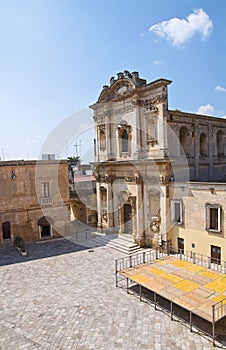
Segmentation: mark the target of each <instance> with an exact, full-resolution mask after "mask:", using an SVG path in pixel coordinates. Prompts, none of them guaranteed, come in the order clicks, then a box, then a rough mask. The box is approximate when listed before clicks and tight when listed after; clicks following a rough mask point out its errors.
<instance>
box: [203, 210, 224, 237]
mask: <svg viewBox="0 0 226 350" xmlns="http://www.w3.org/2000/svg"><path fill="white" fill-rule="evenodd" d="M206 229H207V230H209V231H214V232H221V207H220V206H219V205H211V204H207V206H206Z"/></svg>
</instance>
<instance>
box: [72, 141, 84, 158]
mask: <svg viewBox="0 0 226 350" xmlns="http://www.w3.org/2000/svg"><path fill="white" fill-rule="evenodd" d="M73 146H74V149H75V152H74V156H75V154H76V157H79V158H81V148H82V141H81V140H80V141H79V142H78V141H77V140H76V142H75V145H73Z"/></svg>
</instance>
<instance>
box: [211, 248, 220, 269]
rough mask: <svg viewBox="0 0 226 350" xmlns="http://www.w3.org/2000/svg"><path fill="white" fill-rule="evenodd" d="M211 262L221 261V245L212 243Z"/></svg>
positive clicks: (217, 262)
mask: <svg viewBox="0 0 226 350" xmlns="http://www.w3.org/2000/svg"><path fill="white" fill-rule="evenodd" d="M211 263H214V264H220V263H221V247H217V246H215V245H211Z"/></svg>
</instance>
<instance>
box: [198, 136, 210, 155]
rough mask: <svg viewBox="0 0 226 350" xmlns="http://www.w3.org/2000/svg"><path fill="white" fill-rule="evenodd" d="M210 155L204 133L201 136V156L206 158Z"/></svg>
mask: <svg viewBox="0 0 226 350" xmlns="http://www.w3.org/2000/svg"><path fill="white" fill-rule="evenodd" d="M207 154H208V145H207V137H206V134H204V132H202V133H201V135H200V156H201V157H206V156H207Z"/></svg>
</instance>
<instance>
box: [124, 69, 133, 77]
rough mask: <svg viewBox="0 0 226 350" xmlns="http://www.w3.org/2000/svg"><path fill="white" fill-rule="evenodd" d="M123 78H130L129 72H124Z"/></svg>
mask: <svg viewBox="0 0 226 350" xmlns="http://www.w3.org/2000/svg"><path fill="white" fill-rule="evenodd" d="M124 76H125V78H132V75H131V74H130V72H129V71H128V70H124Z"/></svg>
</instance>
